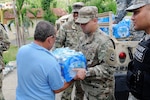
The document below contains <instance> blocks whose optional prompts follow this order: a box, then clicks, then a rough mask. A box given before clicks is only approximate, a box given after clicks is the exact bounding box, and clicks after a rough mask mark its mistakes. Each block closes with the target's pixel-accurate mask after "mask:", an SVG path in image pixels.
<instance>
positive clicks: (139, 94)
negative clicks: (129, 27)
mask: <svg viewBox="0 0 150 100" xmlns="http://www.w3.org/2000/svg"><path fill="white" fill-rule="evenodd" d="M127 11H129V12H133V15H132V18H131V19H132V21H133V24H134V29H135V30H144V31H145V34H146V36H145V37H144V38H143V39H142V40H141V42H140V43H139V44H138V46H137V48H136V51H135V54H134V59H133V61H131V62H130V63H129V66H128V76H127V79H128V86H129V88H130V91H131V93H132V95H133V96H134V97H135V98H136V99H140V100H150V92H149V90H150V22H149V21H150V0H135V1H134V2H133V5H131V6H130V7H128V8H127Z"/></svg>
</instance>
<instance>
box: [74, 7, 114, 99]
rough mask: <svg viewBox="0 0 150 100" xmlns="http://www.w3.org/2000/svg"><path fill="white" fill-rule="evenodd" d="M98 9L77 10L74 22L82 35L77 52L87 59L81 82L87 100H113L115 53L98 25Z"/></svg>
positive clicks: (111, 44) (84, 8)
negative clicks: (77, 24) (77, 14)
mask: <svg viewBox="0 0 150 100" xmlns="http://www.w3.org/2000/svg"><path fill="white" fill-rule="evenodd" d="M97 17H98V9H97V7H95V6H86V7H83V8H81V9H80V10H79V16H78V19H77V20H76V22H77V23H79V24H80V26H81V28H82V30H83V32H84V35H82V36H81V38H80V41H79V44H78V46H77V50H79V51H81V52H83V53H84V55H85V56H86V59H87V71H86V78H85V79H84V80H83V81H81V84H82V87H83V90H84V91H85V95H86V97H87V99H88V100H114V76H113V73H114V69H113V67H112V66H113V65H114V63H115V61H116V60H115V53H114V49H113V43H112V41H111V40H110V38H109V37H108V36H107V35H105V33H103V32H102V31H101V30H100V29H99V25H98V19H97Z"/></svg>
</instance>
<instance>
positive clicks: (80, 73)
mask: <svg viewBox="0 0 150 100" xmlns="http://www.w3.org/2000/svg"><path fill="white" fill-rule="evenodd" d="M73 71H76V72H77V74H76V76H75V77H74V80H83V79H84V78H85V77H86V69H84V68H74V69H73Z"/></svg>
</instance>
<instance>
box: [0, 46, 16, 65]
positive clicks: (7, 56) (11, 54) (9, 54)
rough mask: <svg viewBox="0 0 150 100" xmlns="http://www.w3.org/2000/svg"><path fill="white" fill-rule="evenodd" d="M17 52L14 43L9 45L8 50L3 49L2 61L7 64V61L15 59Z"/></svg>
mask: <svg viewBox="0 0 150 100" xmlns="http://www.w3.org/2000/svg"><path fill="white" fill-rule="evenodd" d="M17 52H18V47H17V46H14V45H10V48H9V49H8V51H5V52H4V53H3V61H4V63H5V64H7V63H8V62H9V61H14V60H16V54H17Z"/></svg>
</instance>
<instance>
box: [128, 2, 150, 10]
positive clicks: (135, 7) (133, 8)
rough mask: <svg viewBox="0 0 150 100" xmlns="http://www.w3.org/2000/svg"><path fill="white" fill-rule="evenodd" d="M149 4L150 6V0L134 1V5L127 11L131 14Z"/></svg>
mask: <svg viewBox="0 0 150 100" xmlns="http://www.w3.org/2000/svg"><path fill="white" fill-rule="evenodd" d="M147 4H150V0H134V1H133V5H131V6H130V7H128V8H127V9H126V11H129V12H133V11H134V10H136V9H138V8H140V7H143V6H145V5H147Z"/></svg>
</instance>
